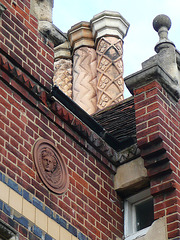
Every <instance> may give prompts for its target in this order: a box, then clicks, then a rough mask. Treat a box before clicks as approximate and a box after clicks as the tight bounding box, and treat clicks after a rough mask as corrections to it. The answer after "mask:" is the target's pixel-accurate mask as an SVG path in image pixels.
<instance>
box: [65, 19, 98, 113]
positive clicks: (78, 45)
mask: <svg viewBox="0 0 180 240" xmlns="http://www.w3.org/2000/svg"><path fill="white" fill-rule="evenodd" d="M68 37H69V40H70V43H71V46H72V49H73V100H74V101H75V102H76V103H77V104H78V105H79V106H80V107H81V108H83V109H84V110H85V111H86V112H87V113H88V114H93V113H95V112H96V105H97V103H96V85H97V80H96V65H97V62H96V51H95V50H94V48H93V47H94V40H93V36H92V32H91V29H90V25H89V23H88V22H80V23H78V24H76V25H75V26H73V27H72V28H71V29H70V30H69V32H68Z"/></svg>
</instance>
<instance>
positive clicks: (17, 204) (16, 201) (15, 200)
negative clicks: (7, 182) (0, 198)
mask: <svg viewBox="0 0 180 240" xmlns="http://www.w3.org/2000/svg"><path fill="white" fill-rule="evenodd" d="M22 201H23V198H22V196H20V195H19V194H18V193H17V192H15V191H14V190H12V189H10V192H9V205H10V206H11V207H12V208H14V209H15V210H16V211H17V212H19V213H22Z"/></svg>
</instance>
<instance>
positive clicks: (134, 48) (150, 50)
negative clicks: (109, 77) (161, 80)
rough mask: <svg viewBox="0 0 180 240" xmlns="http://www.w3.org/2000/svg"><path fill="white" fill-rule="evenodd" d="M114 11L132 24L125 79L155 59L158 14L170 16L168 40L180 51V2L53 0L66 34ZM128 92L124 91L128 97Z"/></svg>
mask: <svg viewBox="0 0 180 240" xmlns="http://www.w3.org/2000/svg"><path fill="white" fill-rule="evenodd" d="M104 10H111V11H117V12H119V13H120V14H121V15H122V16H123V17H124V18H125V19H126V20H127V21H128V22H129V24H130V27H129V30H128V33H127V36H126V37H125V38H124V50H123V51H124V54H123V61H124V77H126V76H128V75H130V74H132V73H134V72H136V71H138V70H141V63H142V62H144V61H145V60H147V59H148V58H150V57H151V56H153V55H154V54H156V53H155V51H154V47H155V45H156V43H157V42H158V40H159V37H158V34H157V32H155V30H154V29H153V27H152V22H153V19H154V18H155V17H156V16H157V15H159V14H166V15H167V16H169V17H170V19H171V22H172V26H171V29H170V30H169V39H170V40H171V41H172V42H173V43H174V44H175V45H176V48H177V49H178V50H179V51H180V0H89V1H87V0H68V1H61V0H54V9H53V23H54V24H55V25H56V26H57V27H58V28H59V29H60V30H61V31H63V32H67V31H68V30H69V29H70V28H71V26H73V25H75V24H76V23H78V22H81V21H90V20H91V19H92V18H93V16H94V15H96V14H98V13H100V12H102V11H104ZM128 96H129V93H128V91H127V89H125V97H128Z"/></svg>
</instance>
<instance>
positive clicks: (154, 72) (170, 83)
mask: <svg viewBox="0 0 180 240" xmlns="http://www.w3.org/2000/svg"><path fill="white" fill-rule="evenodd" d="M154 80H156V81H158V82H159V83H160V84H161V86H162V87H163V88H164V89H165V90H166V91H167V92H168V93H169V94H170V95H171V97H172V98H173V99H174V100H175V101H178V100H179V98H180V86H179V85H178V82H177V81H175V80H174V79H173V78H171V77H170V75H169V74H168V73H167V72H166V71H165V70H164V69H163V68H162V67H161V66H159V65H158V64H154V65H151V66H149V67H147V68H144V69H142V70H140V71H138V72H136V73H134V74H132V75H129V76H127V77H126V78H125V79H124V81H125V83H126V86H127V88H128V89H129V91H130V92H131V93H132V94H133V90H134V89H137V88H139V87H141V86H145V85H146V84H148V83H149V82H151V81H154Z"/></svg>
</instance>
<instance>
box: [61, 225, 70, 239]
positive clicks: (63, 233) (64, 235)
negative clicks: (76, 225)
mask: <svg viewBox="0 0 180 240" xmlns="http://www.w3.org/2000/svg"><path fill="white" fill-rule="evenodd" d="M71 237H72V235H71V233H70V232H68V231H67V230H66V229H64V228H63V227H61V228H60V239H66V240H72V238H71Z"/></svg>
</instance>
